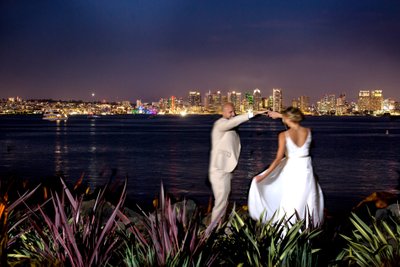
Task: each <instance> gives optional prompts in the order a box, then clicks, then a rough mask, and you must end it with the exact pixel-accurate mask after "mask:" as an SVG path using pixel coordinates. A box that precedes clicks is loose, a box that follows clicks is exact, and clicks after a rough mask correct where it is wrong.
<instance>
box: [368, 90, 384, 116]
mask: <svg viewBox="0 0 400 267" xmlns="http://www.w3.org/2000/svg"><path fill="white" fill-rule="evenodd" d="M382 104H383V94H382V90H373V91H371V101H370V105H371V110H372V111H374V112H379V111H381V110H382Z"/></svg>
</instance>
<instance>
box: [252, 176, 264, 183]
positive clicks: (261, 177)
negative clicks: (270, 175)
mask: <svg viewBox="0 0 400 267" xmlns="http://www.w3.org/2000/svg"><path fill="white" fill-rule="evenodd" d="M253 179H255V180H256V182H257V183H259V182H261V181H262V180H263V179H264V177H263V176H262V175H256V176H254V178H253Z"/></svg>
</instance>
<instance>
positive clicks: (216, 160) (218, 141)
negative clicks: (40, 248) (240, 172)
mask: <svg viewBox="0 0 400 267" xmlns="http://www.w3.org/2000/svg"><path fill="white" fill-rule="evenodd" d="M248 120H249V115H248V114H242V115H238V116H235V117H233V118H231V119H225V118H223V117H222V118H220V119H218V120H217V121H216V122H215V123H214V126H213V129H212V132H211V159H210V171H211V170H213V169H218V170H223V171H225V172H232V171H233V170H234V169H235V167H236V165H237V163H238V159H239V154H240V148H241V146H240V139H239V135H238V134H237V132H236V131H235V129H234V128H235V127H237V126H239V125H240V124H241V123H243V122H245V121H248Z"/></svg>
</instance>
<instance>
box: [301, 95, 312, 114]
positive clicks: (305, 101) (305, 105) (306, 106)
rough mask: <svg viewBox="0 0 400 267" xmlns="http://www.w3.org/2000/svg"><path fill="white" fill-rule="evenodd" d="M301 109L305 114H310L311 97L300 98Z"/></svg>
mask: <svg viewBox="0 0 400 267" xmlns="http://www.w3.org/2000/svg"><path fill="white" fill-rule="evenodd" d="M299 109H300V110H301V111H302V112H303V113H309V112H310V97H308V96H304V95H302V96H300V98H299Z"/></svg>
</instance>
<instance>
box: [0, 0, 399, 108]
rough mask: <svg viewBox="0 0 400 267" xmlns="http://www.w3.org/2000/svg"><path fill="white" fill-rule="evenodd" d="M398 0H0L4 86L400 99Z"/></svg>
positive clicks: (155, 96) (136, 93)
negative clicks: (378, 92)
mask: <svg viewBox="0 0 400 267" xmlns="http://www.w3.org/2000/svg"><path fill="white" fill-rule="evenodd" d="M399 14H400V1H397V0H390V1H389V0H374V1H372V0H339V1H332V0H319V1H307V0H302V1H300V0H298V1H285V0H274V1H271V0H264V1H250V0H248V1H244V0H243V1H235V0H227V1H219V0H213V1H205V0H198V1H194V0H193V1H192V0H180V1H174V0H164V1H159V0H140V1H139V0H126V1H117V0H116V1H110V0H79V1H75V0H65V1H58V0H48V1H41V0H0V98H6V97H11V96H20V97H22V98H25V99H29V98H53V99H63V100H69V99H82V100H92V99H93V98H92V96H91V93H92V92H95V94H96V95H95V98H96V100H103V99H106V100H108V101H115V100H117V101H118V100H130V101H135V100H136V99H142V100H143V101H158V100H159V99H160V98H161V97H168V96H171V95H175V96H180V97H186V96H187V95H188V91H189V90H199V91H201V92H202V93H203V94H204V93H205V92H207V91H208V90H212V91H215V90H221V91H223V92H227V91H228V90H237V91H241V92H245V91H252V90H253V89H255V88H259V89H260V90H261V93H262V95H263V96H268V95H270V94H271V93H272V88H281V89H282V90H283V94H284V99H285V103H286V104H289V103H290V100H291V99H292V98H293V97H298V96H300V95H308V96H310V97H311V100H312V101H313V102H314V101H316V100H317V99H319V98H321V97H322V96H323V95H324V94H327V93H329V94H330V93H333V94H336V95H338V94H339V93H341V92H345V93H346V95H347V98H348V99H349V100H354V99H356V96H357V93H358V91H359V90H363V89H366V90H374V89H382V90H383V93H384V97H385V98H389V97H390V98H394V99H396V100H398V101H400V15H399Z"/></svg>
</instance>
